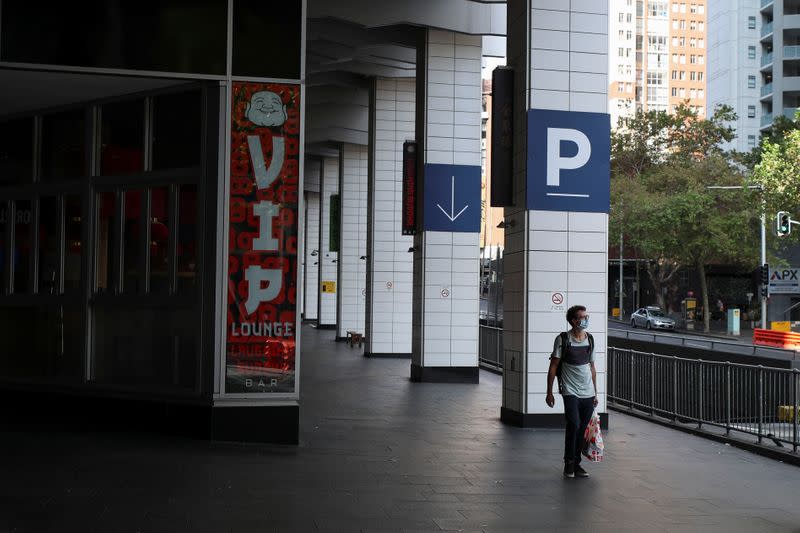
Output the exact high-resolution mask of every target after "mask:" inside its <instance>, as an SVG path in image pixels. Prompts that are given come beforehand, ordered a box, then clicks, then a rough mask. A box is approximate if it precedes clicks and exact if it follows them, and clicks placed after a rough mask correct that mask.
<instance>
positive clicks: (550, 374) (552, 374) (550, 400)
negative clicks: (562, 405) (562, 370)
mask: <svg viewBox="0 0 800 533" xmlns="http://www.w3.org/2000/svg"><path fill="white" fill-rule="evenodd" d="M558 363H559V360H558V358H556V357H551V358H550V368H549V369H548V370H547V399H546V400H545V401H546V402H547V405H549V406H550V407H553V406H554V405H555V404H556V399H555V397H554V396H553V381H555V379H556V370H557V369H558Z"/></svg>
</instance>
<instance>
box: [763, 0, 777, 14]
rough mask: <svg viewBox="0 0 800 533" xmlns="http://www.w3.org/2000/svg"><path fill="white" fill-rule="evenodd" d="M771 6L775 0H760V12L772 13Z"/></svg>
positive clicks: (773, 5)
mask: <svg viewBox="0 0 800 533" xmlns="http://www.w3.org/2000/svg"><path fill="white" fill-rule="evenodd" d="M773 7H775V0H761V12H762V13H772V8H773Z"/></svg>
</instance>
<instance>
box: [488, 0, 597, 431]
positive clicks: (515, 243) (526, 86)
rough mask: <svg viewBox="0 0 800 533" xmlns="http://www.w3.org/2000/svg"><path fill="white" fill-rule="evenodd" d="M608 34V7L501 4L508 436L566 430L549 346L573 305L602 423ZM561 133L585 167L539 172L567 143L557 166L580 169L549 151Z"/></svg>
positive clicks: (544, 1) (518, 0) (583, 0)
mask: <svg viewBox="0 0 800 533" xmlns="http://www.w3.org/2000/svg"><path fill="white" fill-rule="evenodd" d="M607 27H608V2H596V1H594V0H572V1H571V2H554V1H552V0H509V2H508V64H509V66H510V67H513V68H514V69H515V72H516V80H515V87H516V89H515V90H516V98H515V103H514V105H515V110H514V130H515V133H514V153H515V157H514V197H515V206H516V207H514V208H506V209H505V228H506V229H505V231H506V238H505V242H506V247H505V256H504V265H505V269H504V270H505V276H504V289H505V293H504V299H503V301H504V317H503V320H504V337H503V344H504V350H505V353H504V367H503V368H504V376H503V409H502V414H501V417H502V419H503V420H504V421H506V422H508V423H511V424H515V425H522V426H539V427H547V426H558V427H560V426H563V404H562V402H561V397H560V396H559V395H558V394H557V387H556V386H555V385H554V389H556V390H555V391H554V392H556V406H555V408H554V409H551V408H549V407H548V406H547V405H546V403H545V396H546V390H547V384H546V378H547V370H548V367H549V363H550V360H549V359H550V354H551V352H552V349H553V343H554V340H555V337H556V336H557V335H558V334H559V333H560V332H562V331H566V330H567V329H569V325H568V324H567V322H566V310H567V309H568V308H569V307H570V306H572V305H583V306H585V307H586V308H587V312H588V313H589V315H590V328H589V332H590V333H592V335H593V336H594V339H595V353H596V363H595V364H596V368H597V371H598V376H597V386H598V389H599V390H598V392H599V400H600V404H599V411H600V412H601V416H602V418H603V419H604V423H605V417H606V415H605V413H606V394H605V393H606V388H605V385H606V376H605V370H606V336H607V296H608V295H607V291H608V283H607V265H608V261H607V258H608V257H607V255H608V186H607V184H608V158H609V153H608V152H609V146H608V143H609V141H608V137H609V130H608V127H609V126H608V116H607V115H606V113H607V87H608V83H607V77H608V76H607V74H608V73H607V68H608V67H607V65H608V61H607V54H608V35H607V31H608V30H607ZM532 109H533V110H546V111H545V112H539V111H533V112H529V110H532ZM552 112H559V113H552ZM563 112H567V113H563ZM529 116H530V120H531V121H530V122H529ZM529 125H530V129H529ZM590 125H591V126H590ZM548 128H552V129H548ZM557 128H558V129H567V130H569V131H573V132H574V131H581V132H582V133H585V135H586V137H587V140H589V141H590V143H589V144H590V145H591V149H592V152H591V153H592V155H591V157H590V158H589V159H588V161H586V162H585V163H584V164H583V166H581V165H580V164H581V163H583V162H581V161H572V162H570V163H567V164H563V163H559V164H553V163H551V162H547V163H544V161H548V159H549V158H548V156H549V155H551V154H552V153H553V152H554V151H555V150H558V151H559V152H560V151H561V150H562V147H563V146H564V145H565V144H572V145H573V148H572V150H571V151H564V152H560V153H559V154H557V155H559V156H560V157H564V158H569V157H576V158H577V156H575V154H574V153H573V152H575V148H574V147H575V145H577V144H578V143H575V142H566V143H565V142H564V141H561V142H560V143H559V142H553V138H551V135H553V134H554V131H555V130H556V129H557ZM572 138H575V137H574V135H573V136H572ZM548 141H549V142H548ZM548 144H549V145H550V148H549V149H548V148H547V146H548ZM559 145H560V146H559ZM579 150H580V149H579ZM583 153H586V152H583ZM528 165H530V168H528ZM550 166H552V167H554V168H557V167H560V168H561V169H563V170H561V171H560V172H558V173H557V174H556V175H557V176H559V180H558V185H552V186H551V182H548V181H547V175H548V172H549V171H552V168H550ZM570 166H572V167H573V169H570V168H569V167H570ZM575 166H578V167H579V168H577V169H576V168H574V167H575ZM588 169H590V171H589V170H588ZM545 182H547V186H545V185H544V184H545ZM529 184H530V187H529ZM596 184H600V185H596ZM595 186H597V189H596V190H595V189H592V190H591V191H590V190H589V189H590V188H592V187H595ZM583 193H587V194H583Z"/></svg>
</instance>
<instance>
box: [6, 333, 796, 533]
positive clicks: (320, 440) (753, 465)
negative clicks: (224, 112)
mask: <svg viewBox="0 0 800 533" xmlns="http://www.w3.org/2000/svg"><path fill="white" fill-rule="evenodd" d="M303 336H304V349H303V360H302V365H303V375H302V404H301V415H302V420H301V425H302V428H301V439H302V443H301V445H300V446H299V447H278V446H261V445H240V444H226V443H213V444H212V443H206V442H199V441H191V440H185V439H176V438H167V437H162V436H158V435H141V434H138V435H122V434H110V433H108V434H77V433H64V432H54V431H48V430H46V429H42V430H40V431H37V432H25V433H23V432H20V431H19V430H14V429H11V430H9V429H8V428H3V433H2V435H0V437H1V438H0V480H2V483H0V532H5V531H20V532H22V531H24V532H28V531H32V532H39V531H52V532H68V531H80V532H92V531H97V532H135V531H142V532H144V531H148V532H149V531H153V532H170V533H171V532H178V531H200V532H205V531H209V532H251V531H252V532H277V531H286V532H300V533H303V532H317V531H320V532H328V531H340V532H348V533H350V532H390V531H391V532H401V531H402V532H409V533H411V532H423V531H424V532H430V531H442V530H445V531H464V532H477V531H483V532H523V531H525V532H527V531H609V532H612V531H631V532H634V531H635V532H645V531H646V532H650V531H703V532H705V531H718V532H726V533H727V532H735V531H747V532H751V531H800V468H796V467H793V466H789V465H785V464H782V463H780V462H777V461H773V460H770V459H765V458H762V457H759V456H756V455H752V454H749V453H747V452H744V451H741V450H738V449H735V448H731V447H728V446H724V445H721V444H717V443H714V442H710V441H707V440H704V439H702V438H699V437H694V436H690V435H686V434H684V433H680V432H677V431H673V430H670V429H668V428H664V427H661V426H658V425H655V424H650V423H648V422H645V421H641V420H638V419H635V418H630V417H627V416H625V415H622V414H617V413H612V418H611V425H612V428H611V431H610V432H608V433H607V435H606V442H607V447H608V450H607V458H606V461H605V462H603V463H602V464H599V465H587V470H589V471H590V472H591V474H592V476H591V478H590V479H588V480H581V479H575V480H564V479H562V477H561V465H560V455H561V442H562V439H563V433H562V432H559V431H544V430H521V429H516V428H511V427H507V426H504V425H503V424H501V423H500V421H499V409H500V393H501V390H500V386H501V378H500V376H496V375H493V374H490V373H486V372H483V373H482V374H481V384H480V385H431V384H414V383H410V382H409V380H408V376H409V365H410V363H409V361H408V360H384V359H364V358H363V356H362V355H361V352H360V350H358V349H352V350H351V349H350V348H348V347H347V346H346V345H344V344H337V343H334V342H333V334H332V333H331V332H320V331H317V330H314V329H312V328H304V330H303ZM253 423H257V421H254V422H253Z"/></svg>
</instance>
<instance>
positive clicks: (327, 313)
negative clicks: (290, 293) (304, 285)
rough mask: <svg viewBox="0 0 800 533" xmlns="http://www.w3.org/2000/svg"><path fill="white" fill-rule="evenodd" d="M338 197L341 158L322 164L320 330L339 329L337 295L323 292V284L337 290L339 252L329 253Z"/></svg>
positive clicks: (328, 158)
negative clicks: (333, 207) (332, 214)
mask: <svg viewBox="0 0 800 533" xmlns="http://www.w3.org/2000/svg"><path fill="white" fill-rule="evenodd" d="M334 194H339V158H338V157H325V158H323V160H322V177H321V183H320V223H319V228H320V232H319V255H318V256H317V260H318V261H319V311H318V314H319V316H318V318H317V325H318V327H320V328H327V329H334V328H335V327H336V297H337V292H333V293H326V292H323V290H322V284H323V283H324V282H333V283H335V284H336V291H338V290H339V287H338V275H337V274H338V268H337V265H336V263H337V262H338V259H339V253H338V252H331V251H330V212H331V211H330V209H331V195H334Z"/></svg>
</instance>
